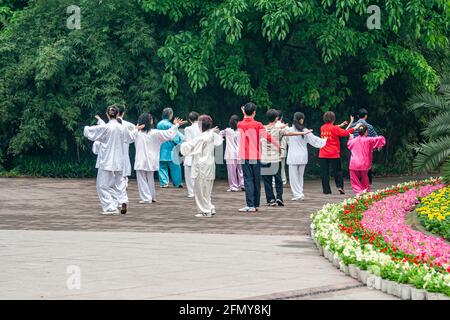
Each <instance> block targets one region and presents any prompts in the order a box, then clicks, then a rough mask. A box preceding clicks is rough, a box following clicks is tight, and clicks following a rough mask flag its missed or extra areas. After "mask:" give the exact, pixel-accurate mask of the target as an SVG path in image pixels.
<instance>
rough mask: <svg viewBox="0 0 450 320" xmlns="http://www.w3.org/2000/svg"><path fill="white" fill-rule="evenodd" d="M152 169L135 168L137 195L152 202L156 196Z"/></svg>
mask: <svg viewBox="0 0 450 320" xmlns="http://www.w3.org/2000/svg"><path fill="white" fill-rule="evenodd" d="M154 173H155V172H154V171H144V170H136V178H137V185H138V191H139V197H140V198H141V200H142V201H148V202H152V200H155V198H156V190H155V178H154Z"/></svg>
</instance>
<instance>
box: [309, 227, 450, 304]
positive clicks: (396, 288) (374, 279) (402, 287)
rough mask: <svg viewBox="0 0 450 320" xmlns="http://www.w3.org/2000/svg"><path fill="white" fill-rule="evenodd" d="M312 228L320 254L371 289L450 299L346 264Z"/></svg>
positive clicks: (403, 296)
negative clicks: (321, 241) (325, 247)
mask: <svg viewBox="0 0 450 320" xmlns="http://www.w3.org/2000/svg"><path fill="white" fill-rule="evenodd" d="M310 230H311V238H312V240H313V241H314V244H315V245H316V247H317V249H318V250H319V254H320V255H321V256H324V257H325V258H326V259H327V260H328V261H330V262H331V263H332V264H333V265H334V266H335V267H336V268H337V269H340V270H341V271H342V272H344V273H345V274H346V275H348V276H350V277H352V278H354V279H356V280H358V281H360V282H361V283H362V284H364V285H366V286H367V288H369V289H376V290H380V291H382V292H384V293H386V294H390V295H393V296H395V297H398V298H400V299H402V300H450V297H448V296H446V295H445V294H443V293H434V292H428V291H426V290H423V289H417V288H415V287H413V286H411V285H409V284H404V283H398V282H395V281H391V280H386V279H383V278H381V277H380V276H377V275H374V274H372V273H370V272H368V271H366V270H361V269H360V268H358V267H357V266H356V265H354V264H350V265H346V264H345V263H343V262H342V261H341V260H340V259H339V256H338V255H337V254H335V253H334V252H333V251H330V250H328V249H324V248H323V247H322V246H321V245H320V243H319V241H318V240H317V239H316V238H315V233H314V229H312V228H311V229H310Z"/></svg>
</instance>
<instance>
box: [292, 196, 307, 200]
mask: <svg viewBox="0 0 450 320" xmlns="http://www.w3.org/2000/svg"><path fill="white" fill-rule="evenodd" d="M303 200H305V197H297V198H292V201H303Z"/></svg>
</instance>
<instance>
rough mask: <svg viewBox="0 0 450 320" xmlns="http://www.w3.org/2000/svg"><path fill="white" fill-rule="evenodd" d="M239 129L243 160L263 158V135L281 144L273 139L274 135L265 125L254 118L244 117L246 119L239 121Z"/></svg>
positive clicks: (240, 154)
mask: <svg viewBox="0 0 450 320" xmlns="http://www.w3.org/2000/svg"><path fill="white" fill-rule="evenodd" d="M238 129H239V133H240V138H239V139H240V141H239V158H240V159H241V160H260V159H261V152H260V145H261V143H260V140H261V136H263V137H264V138H265V139H267V141H268V142H270V143H272V144H273V145H275V146H277V147H279V146H280V144H279V143H278V142H277V141H276V140H275V139H272V136H271V135H270V134H268V133H267V131H266V128H265V127H264V125H263V124H262V123H261V122H258V121H255V120H254V119H252V118H244V120H242V121H239V122H238Z"/></svg>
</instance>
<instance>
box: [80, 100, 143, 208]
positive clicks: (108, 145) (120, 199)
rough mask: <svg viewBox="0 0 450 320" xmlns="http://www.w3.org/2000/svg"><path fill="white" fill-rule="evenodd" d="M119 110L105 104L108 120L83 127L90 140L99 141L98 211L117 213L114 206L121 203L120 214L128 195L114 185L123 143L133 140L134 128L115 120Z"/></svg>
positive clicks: (117, 183)
mask: <svg viewBox="0 0 450 320" xmlns="http://www.w3.org/2000/svg"><path fill="white" fill-rule="evenodd" d="M118 114H119V110H118V109H117V107H116V106H114V105H113V106H109V107H108V109H107V111H106V115H107V117H108V119H109V122H108V123H101V124H98V125H95V126H90V127H88V126H86V127H84V132H83V133H84V136H85V137H86V138H88V139H89V140H91V141H99V142H100V143H101V152H100V154H99V159H98V173H97V193H98V197H99V199H100V203H101V205H102V210H103V211H102V214H105V215H109V214H115V213H119V212H118V210H117V207H118V206H119V204H122V208H121V213H126V211H127V207H126V206H127V205H126V204H127V203H128V196H127V194H126V192H125V194H123V193H122V192H121V190H119V188H118V186H120V185H121V183H122V180H123V170H124V164H125V159H124V154H125V151H124V143H130V142H131V141H133V139H134V133H135V131H134V130H133V131H130V130H127V129H126V128H125V127H124V126H123V125H121V124H120V123H119V122H118V121H117V117H118Z"/></svg>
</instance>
